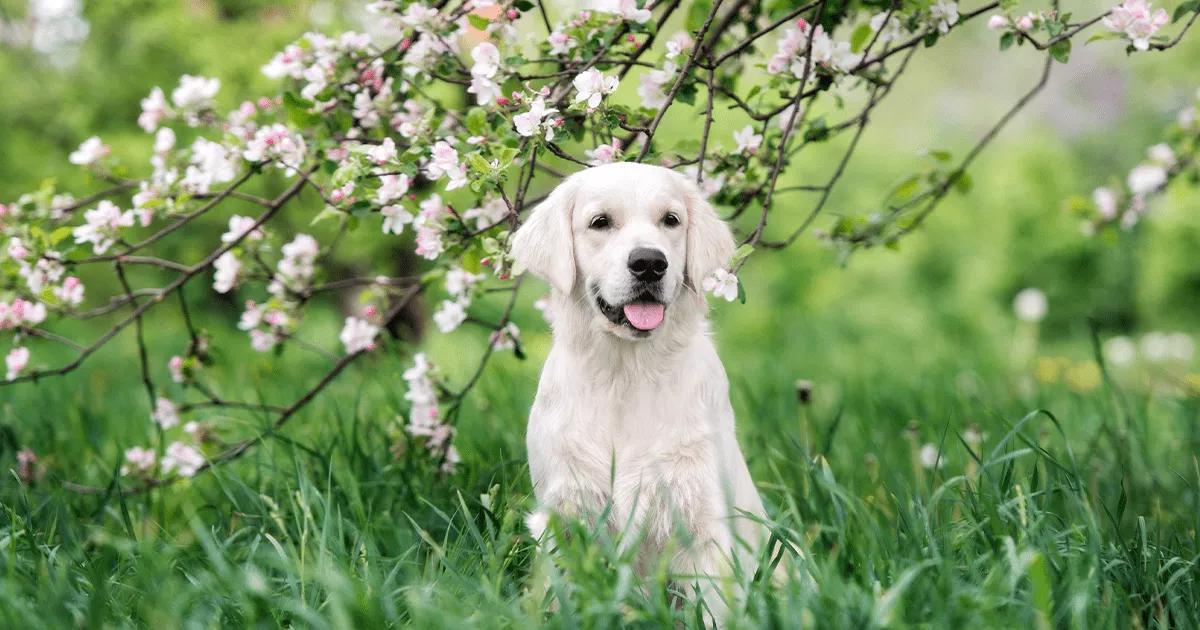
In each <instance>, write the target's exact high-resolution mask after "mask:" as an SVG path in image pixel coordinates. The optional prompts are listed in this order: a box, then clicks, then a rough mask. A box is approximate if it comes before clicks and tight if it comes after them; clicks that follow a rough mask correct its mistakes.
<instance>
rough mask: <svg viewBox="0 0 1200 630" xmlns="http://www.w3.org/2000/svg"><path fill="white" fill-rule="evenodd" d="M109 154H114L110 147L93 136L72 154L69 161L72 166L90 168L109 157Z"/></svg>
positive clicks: (68, 158) (68, 157)
mask: <svg viewBox="0 0 1200 630" xmlns="http://www.w3.org/2000/svg"><path fill="white" fill-rule="evenodd" d="M109 153H112V149H110V148H109V147H108V145H106V144H104V143H103V142H101V141H100V138H99V137H97V136H92V137H90V138H88V139H87V140H84V141H83V144H81V145H79V148H78V149H76V150H75V151H74V152H72V153H71V155H69V156H67V160H69V161H70V162H71V163H72V164H76V165H79V166H88V165H91V164H95V163H96V162H99V161H100V160H101V159H103V158H104V157H106V156H108V154H109Z"/></svg>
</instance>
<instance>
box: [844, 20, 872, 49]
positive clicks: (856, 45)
mask: <svg viewBox="0 0 1200 630" xmlns="http://www.w3.org/2000/svg"><path fill="white" fill-rule="evenodd" d="M874 32H875V31H873V30H871V25H870V24H866V23H864V24H859V25H858V28H856V29H854V32H853V33H850V50H853V51H854V52H862V49H863V47H864V46H866V45H867V40H868V39H870V37H871V34H872V33H874Z"/></svg>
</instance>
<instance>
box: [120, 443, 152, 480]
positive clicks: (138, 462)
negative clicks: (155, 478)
mask: <svg viewBox="0 0 1200 630" xmlns="http://www.w3.org/2000/svg"><path fill="white" fill-rule="evenodd" d="M154 460H155V456H154V451H152V450H150V449H148V448H142V447H140V446H134V447H131V448H127V449H125V463H124V464H121V474H122V475H129V474H130V473H135V472H146V471H148V470H150V469H151V468H154Z"/></svg>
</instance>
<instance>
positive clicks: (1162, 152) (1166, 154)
mask: <svg viewBox="0 0 1200 630" xmlns="http://www.w3.org/2000/svg"><path fill="white" fill-rule="evenodd" d="M1146 154H1147V155H1148V156H1150V160H1151V161H1153V162H1155V163H1157V164H1159V165H1160V166H1164V167H1166V168H1171V167H1172V166H1175V159H1176V158H1175V151H1174V150H1172V149H1171V145H1169V144H1167V143H1165V142H1160V143H1158V144H1156V145H1154V146H1152V147H1150V148H1149V149H1147V150H1146Z"/></svg>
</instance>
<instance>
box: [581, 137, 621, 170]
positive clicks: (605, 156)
mask: <svg viewBox="0 0 1200 630" xmlns="http://www.w3.org/2000/svg"><path fill="white" fill-rule="evenodd" d="M584 153H586V154H587V156H588V158H589V159H588V164H591V165H592V166H599V165H601V164H612V163H613V162H615V161H617V158H619V157H621V139H620V138H613V139H612V142H611V143H609V144H602V145H600V146H598V147H596V148H595V149H588V150H586V151H584Z"/></svg>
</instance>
